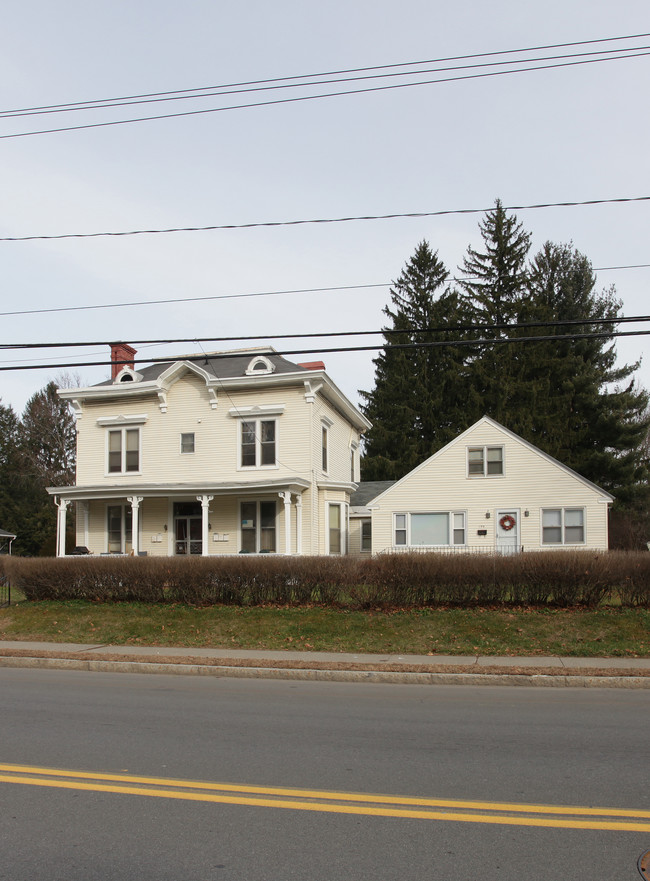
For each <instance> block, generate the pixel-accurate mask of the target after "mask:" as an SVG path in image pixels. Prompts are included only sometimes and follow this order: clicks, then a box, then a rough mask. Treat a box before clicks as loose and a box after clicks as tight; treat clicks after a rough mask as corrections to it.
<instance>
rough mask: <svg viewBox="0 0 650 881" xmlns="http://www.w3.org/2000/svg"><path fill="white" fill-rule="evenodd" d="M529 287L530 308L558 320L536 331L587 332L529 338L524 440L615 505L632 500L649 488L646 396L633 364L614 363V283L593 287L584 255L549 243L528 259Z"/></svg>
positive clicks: (538, 316) (617, 306) (649, 420)
mask: <svg viewBox="0 0 650 881" xmlns="http://www.w3.org/2000/svg"><path fill="white" fill-rule="evenodd" d="M529 293H530V300H529V309H530V313H529V314H530V315H531V316H532V317H533V318H534V319H536V320H540V321H549V322H557V323H556V324H554V325H553V326H550V327H544V328H543V329H541V330H539V331H533V332H534V333H540V334H541V335H544V336H560V337H561V336H571V335H574V334H576V335H580V334H587V335H588V336H585V338H582V339H558V340H552V341H549V342H540V343H534V344H529V348H530V350H531V352H532V353H533V355H534V358H531V359H529V360H528V362H527V367H526V369H527V370H528V371H529V373H531V374H532V376H529V377H527V379H528V380H529V382H528V384H529V387H532V386H533V385H534V386H535V390H536V393H535V395H534V396H531V401H530V408H529V409H530V413H531V431H530V434H529V435H528V438H529V440H531V441H532V442H533V443H535V444H537V446H539V447H541V448H542V449H544V450H546V452H548V453H550V454H551V455H552V456H555V457H556V458H557V459H559V460H560V461H562V462H564V463H565V464H566V465H568V466H569V467H571V468H574V469H575V470H576V471H578V472H579V473H580V474H582V475H584V476H585V477H587V478H589V479H590V480H592V481H594V483H597V484H598V485H599V486H602V487H603V488H604V489H607V490H609V491H610V492H611V493H612V494H614V495H615V496H617V499H618V502H619V505H623V506H625V505H630V504H635V500H636V501H637V502H638V501H639V500H640V498H641V497H642V496H645V490H646V487H647V476H648V469H647V462H648V457H647V451H644V442H645V440H646V438H647V433H648V426H649V425H650V418H649V414H648V412H647V408H648V395H647V393H646V392H645V391H644V390H643V389H640V388H638V387H637V386H636V383H635V380H634V375H633V374H634V371H635V370H636V369H637V368H638V364H632V365H627V364H626V365H622V366H617V364H616V348H615V344H614V337H613V336H612V333H613V332H614V330H615V328H616V325H615V324H612V323H604V322H611V321H613V320H615V319H616V318H618V317H620V309H621V303H620V302H619V301H618V300H617V299H616V296H615V291H614V289H613V288H610V289H608V290H605V291H602V292H600V293H599V292H597V291H596V278H595V276H594V273H593V269H592V267H591V263H590V262H589V260H588V259H587V257H585V256H584V255H583V254H581V253H580V252H579V251H577V250H575V249H574V248H573V247H572V246H571V245H556V244H553V243H551V242H547V243H546V244H545V245H544V247H543V248H542V249H541V251H540V252H539V253H538V254H537V255H536V256H535V258H534V260H533V261H532V263H531V269H530V283H529ZM567 321H578V322H580V323H579V324H563V323H562V322H567ZM596 334H597V335H598V336H595V335H596Z"/></svg>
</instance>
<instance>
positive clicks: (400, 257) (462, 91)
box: [0, 0, 650, 412]
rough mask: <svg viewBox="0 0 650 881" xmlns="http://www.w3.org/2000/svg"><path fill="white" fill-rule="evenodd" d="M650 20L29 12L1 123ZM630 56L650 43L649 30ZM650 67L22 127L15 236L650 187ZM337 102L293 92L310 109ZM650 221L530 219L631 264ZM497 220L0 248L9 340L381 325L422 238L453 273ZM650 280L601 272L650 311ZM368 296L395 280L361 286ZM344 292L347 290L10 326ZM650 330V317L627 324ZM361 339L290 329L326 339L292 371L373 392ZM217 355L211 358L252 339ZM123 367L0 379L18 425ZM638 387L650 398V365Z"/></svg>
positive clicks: (619, 29) (345, 9)
mask: <svg viewBox="0 0 650 881" xmlns="http://www.w3.org/2000/svg"><path fill="white" fill-rule="evenodd" d="M648 11H649V8H648V2H647V0H626V2H624V3H613V2H612V0H544V2H540V0H492V2H490V3H485V2H483V0H467V2H464V3H461V2H458V3H455V4H453V3H448V2H445V3H442V2H439V0H438V2H436V0H402V2H400V3H395V2H387V0H372V2H370V0H364V2H360V0H345V2H341V0H330V2H328V3H310V2H305V0H300V2H298V0H295V2H290V0H278V2H276V3H268V2H260V0H251V2H249V3H246V4H233V3H225V2H209V0H186V2H184V3H183V4H179V3H174V4H172V3H170V2H168V0H156V2H151V0H139V2H133V0H128V2H127V0H111V2H110V3H109V2H106V0H94V2H92V3H89V2H87V0H84V2H81V0H60V2H58V3H56V4H54V3H51V2H49V0H48V2H45V0H40V2H30V0H24V2H22V3H14V4H6V5H5V8H4V10H3V24H2V29H1V31H0V94H1V95H2V100H1V101H0V109H3V110H4V111H10V110H15V109H18V108H29V107H35V106H43V105H52V104H67V103H72V102H79V101H90V100H95V99H104V98H113V97H121V96H130V95H140V94H145V93H154V92H155V93H158V92H166V91H172V90H180V89H192V88H197V89H199V88H203V87H207V86H216V85H221V84H227V83H241V82H249V81H256V80H268V79H273V78H277V77H289V76H298V75H304V74H311V73H321V72H326V71H334V70H342V69H351V68H355V69H356V68H365V67H373V66H380V65H389V64H398V63H403V62H413V61H424V60H430V59H438V58H445V57H449V56H460V55H469V54H479V53H487V52H499V51H502V50H509V49H520V48H525V47H535V46H543V45H548V44H559V43H566V42H573V41H584V40H597V39H603V38H609V37H619V36H626V35H632V34H643V33H646V32H650V16H649V15H648ZM610 45H611V47H612V48H615V47H618V48H624V47H625V46H628V45H635V46H638V47H649V48H648V49H647V51H650V38H645V39H637V40H634V41H621V42H620V43H612V44H610ZM589 48H590V47H588V46H582V47H576V48H575V49H573V50H570V49H566V50H555V51H554V53H551V52H539V53H537V54H538V55H540V56H541V55H549V54H566V53H568V52H571V51H573V52H584V51H586V50H587V49H589ZM596 48H604V47H596ZM506 57H507V56H506ZM481 60H482V59H475V61H474V62H473V63H479V62H480V61H481ZM499 60H503V59H499ZM540 63H541V62H540ZM430 67H431V65H424V67H423V69H430ZM475 72H487V69H485V68H479V69H476V70H475ZM467 73H468V71H465V72H464V75H467ZM649 73H650V56H646V57H637V58H629V59H623V60H617V61H608V62H603V63H597V64H585V65H577V66H571V67H558V68H555V69H551V70H539V71H528V72H526V73H518V74H510V75H507V76H499V77H483V78H479V79H465V80H462V81H455V82H441V83H437V84H430V85H420V86H417V87H409V88H398V89H392V90H384V91H375V92H368V93H364V94H357V95H348V96H344V97H334V98H332V97H330V98H323V99H321V100H308V101H297V102H291V103H284V104H275V105H268V106H264V107H256V108H248V109H241V110H231V111H226V112H216V113H205V114H200V115H194V116H185V117H179V118H174V119H164V120H157V121H150V122H143V123H133V124H129V125H120V126H114V127H100V128H90V129H84V130H79V131H68V132H63V133H53V134H42V135H34V136H30V137H22V138H4V139H2V140H0V155H1V157H2V160H1V161H0V192H1V193H2V212H1V214H0V237H13V236H31V235H36V236H38V235H43V236H47V235H57V234H62V233H91V232H102V231H109V230H110V231H123V230H136V229H160V228H168V227H197V226H208V225H227V224H235V225H237V224H248V223H257V222H264V221H291V220H304V219H317V218H338V217H347V216H359V215H384V214H406V213H412V212H436V211H442V210H456V209H465V208H487V207H490V206H492V205H493V204H494V200H495V199H496V198H497V197H499V198H500V199H501V200H502V201H503V203H504V204H505V205H529V204H531V205H532V204H538V203H546V202H563V201H586V200H592V199H616V198H633V197H640V196H647V195H650V185H649V181H648V176H649V168H650V163H649V161H648V157H649V155H650V150H649V147H650V143H649V141H650V138H649V134H650V114H649V113H648V84H649ZM451 75H453V74H450V73H447V74H437V75H435V74H427V75H423V76H421V77H420V79H423V80H424V79H435V78H438V79H440V78H441V77H443V76H451ZM456 75H459V74H456ZM411 79H413V78H411ZM391 82H393V80H383V81H382V83H383V84H384V85H387V84H389V83H391ZM397 82H406V80H405V79H401V80H397ZM378 84H379V82H378V81H375V82H373V83H367V82H362V83H357V84H352V83H350V84H348V85H347V86H345V88H348V89H352V88H363V87H364V86H365V87H367V86H376V85H378ZM334 88H335V87H333V86H331V85H323V86H320V87H318V89H312V90H306V89H302V90H299V89H294V90H292V96H294V97H297V96H305V95H307V94H315V93H324V92H328V91H332V90H333V89H334ZM336 88H339V89H342V88H344V87H342V86H339V87H336ZM287 96H288V93H287V92H266V93H250V94H247V95H243V96H242V95H236V96H230V97H227V98H226V97H217V98H214V97H213V98H210V99H195V100H193V101H189V102H188V101H176V102H172V103H171V104H170V103H158V104H145V105H141V106H137V107H133V108H126V109H124V108H113V109H108V110H101V111H100V110H96V111H92V112H91V113H87V112H83V113H81V112H75V113H72V112H70V113H66V114H61V115H40V116H31V117H26V118H23V119H17V118H4V119H0V134H1V135H10V134H16V133H20V132H26V131H33V130H36V129H49V128H58V127H61V126H72V125H83V124H88V123H92V122H103V121H108V120H113V119H123V118H128V117H134V116H144V115H158V114H164V113H179V112H183V111H187V110H199V109H207V108H214V107H225V106H228V105H229V104H241V103H244V102H251V101H255V102H257V101H270V100H274V99H276V100H277V99H278V98H286V97H287ZM649 212H650V202H647V201H646V202H643V201H640V202H636V203H635V202H630V203H626V204H608V205H594V206H585V207H571V208H548V209H539V210H522V211H519V212H517V214H518V217H519V219H520V220H521V221H522V222H523V224H524V226H525V227H526V228H527V229H528V230H529V231H530V232H531V233H532V236H533V252H535V251H536V250H537V249H539V248H540V247H541V246H542V244H543V243H544V242H545V241H546V240H549V239H550V240H552V241H556V242H568V241H573V243H574V245H575V246H576V247H577V248H578V249H579V250H580V251H582V252H583V253H585V254H586V255H587V256H588V257H589V258H590V260H591V261H592V263H593V265H594V267H611V266H626V265H630V264H643V263H650V245H649V242H648V213H649ZM479 220H480V216H479V215H453V214H452V215H448V216H438V217H426V218H402V219H392V220H375V221H365V222H364V221H358V222H350V223H336V224H319V225H302V226H279V227H260V228H254V229H232V230H214V231H202V232H179V233H173V234H165V235H138V236H132V237H119V238H116V237H105V238H77V239H75V238H73V239H64V240H60V241H47V240H37V241H22V242H7V241H4V242H0V254H1V255H2V262H1V266H2V291H3V296H2V305H1V310H0V311H2V312H3V313H5V314H4V315H3V316H2V318H1V322H2V323H1V328H2V329H1V331H0V342H2V343H4V344H5V345H6V344H14V343H46V342H69V343H72V342H83V341H107V340H111V339H116V340H118V339H119V340H125V341H127V342H132V341H134V340H147V339H163V338H164V339H168V338H190V339H196V338H199V337H200V338H204V337H207V336H212V337H227V336H241V337H252V336H258V335H264V336H266V337H267V339H268V338H270V337H271V336H275V335H278V334H281V333H307V332H311V333H325V332H334V331H344V330H345V331H348V330H355V331H360V330H376V329H379V328H380V327H381V326H383V324H384V317H383V316H382V309H383V307H384V306H385V305H386V303H387V301H388V284H389V283H390V282H391V281H392V280H393V279H395V278H396V277H397V276H398V275H399V273H400V271H401V269H402V267H403V266H404V264H405V262H406V261H407V260H408V259H409V258H410V256H411V255H412V253H413V251H414V249H415V247H416V245H417V244H418V242H420V241H421V240H422V239H426V240H427V241H428V242H429V243H430V245H431V246H432V248H433V249H434V250H437V251H438V252H439V255H440V257H441V259H442V260H443V261H444V262H445V264H446V265H447V267H448V268H449V270H450V271H451V272H452V273H453V272H455V271H456V269H457V267H458V266H459V265H460V264H461V263H462V259H463V255H464V253H465V251H466V249H467V246H468V245H469V244H472V245H475V246H476V245H478V244H479V241H480V239H479V233H478V222H479ZM649 280H650V269H648V268H641V269H625V270H623V269H621V270H607V271H599V272H598V281H599V287H605V286H609V285H611V284H615V285H616V289H617V294H618V297H619V298H620V299H621V300H622V302H623V312H624V314H626V315H642V314H648V313H650V308H649V307H648V296H647V290H648V281H649ZM361 285H384V286H380V287H368V288H366V289H363V288H357V289H354V287H353V286H361ZM343 286H349V289H347V290H340V291H330V292H324V291H321V292H317V293H292V294H284V295H277V296H265V297H242V298H240V299H235V298H230V299H213V300H205V301H203V302H190V303H175V304H158V305H148V306H132V307H124V308H110V309H104V308H102V309H94V310H86V311H68V312H52V313H42V314H27V315H7V314H6V313H7V312H12V311H19V310H21V311H29V310H44V309H51V308H56V307H75V306H100V305H106V304H113V303H114V304H119V303H132V302H135V301H151V300H165V299H171V298H190V297H197V298H198V297H206V298H207V297H225V296H229V297H232V295H244V294H251V293H261V292H277V291H294V290H303V291H304V290H306V289H313V288H332V287H343ZM643 327H648V325H638V326H634V327H633V328H624V329H642V328H643ZM647 339H648V338H647V337H643V336H639V337H636V338H632V339H631V340H620V341H619V343H618V346H617V348H618V352H619V360H621V361H627V362H630V361H634V360H636V359H637V358H639V357H641V356H642V354H643V352H644V350H645V349H646V348H647ZM263 342H264V341H258V342H256V344H257V345H260V344H262V343H263ZM369 342H370V341H369V340H367V339H366V340H364V339H363V338H361V339H358V340H348V341H347V343H348V344H368V343H369ZM341 344H345V343H342V342H341V341H340V340H315V341H313V342H307V343H302V342H301V343H299V344H296V342H295V341H294V342H291V341H283V340H277V341H273V345H274V346H275V347H276V348H277V349H278V350H280V351H283V350H288V349H295V348H310V349H311V352H309V353H306V354H304V355H300V356H290V357H292V360H298V361H301V360H303V361H305V360H312V359H315V358H322V360H324V361H325V363H326V366H327V369H328V372H329V374H330V375H331V377H332V379H333V380H334V381H335V382H336V383H337V384H338V385H339V386H340V387H341V389H342V390H343V391H344V392H345V393H346V394H347V395H348V396H349V397H350V398H351V399H352V400H353V401H355V402H357V401H358V397H357V390H358V389H360V388H361V389H370V388H371V387H372V385H373V376H374V371H373V365H372V358H373V354H372V353H368V352H364V353H356V354H333V353H330V354H324V353H323V350H324V349H325V348H328V347H333V346H337V345H341ZM203 345H204V347H205V348H206V349H208V350H214V349H225V348H237V347H243V346H245V345H247V342H246V340H244V341H241V342H233V343H221V342H215V343H204V344H203ZM136 348H138V350H139V356H142V357H143V358H146V357H160V356H165V355H169V354H180V353H184V352H188V351H200V349H199V347H198V345H196V344H191V343H189V344H188V343H183V344H178V345H163V346H160V345H159V346H145V345H138V344H136ZM107 355H108V350H107V349H106V347H102V346H94V347H91V348H89V349H86V350H81V349H66V350H63V351H61V352H59V351H47V350H46V351H38V352H36V353H32V352H22V353H21V352H18V353H16V352H11V351H9V352H6V351H5V352H3V353H2V361H1V363H0V366H10V365H18V364H28V363H30V362H31V363H47V364H50V365H51V367H49V368H48V369H45V370H32V371H11V372H2V374H0V397H1V398H2V402H3V403H4V404H5V405H9V404H10V405H12V406H13V407H14V408H15V409H16V410H17V411H18V412H21V411H22V409H23V407H24V404H25V402H26V400H27V399H28V397H29V396H30V395H31V394H33V393H34V392H35V391H37V390H38V389H39V388H41V387H42V386H43V385H45V384H46V383H47V382H48V381H49V380H50V379H52V378H54V377H56V376H57V374H59V373H60V368H58V367H57V366H56V363H57V361H59V362H61V361H78V360H79V361H83V360H99V359H100V358H101V357H102V356H107ZM77 372H78V373H80V374H81V377H82V379H83V381H84V384H91V383H94V382H98V381H101V380H102V379H104V378H105V377H106V375H107V370H106V368H103V367H94V368H79V370H78V371H77ZM638 378H639V380H640V382H641V383H642V384H643V385H645V386H646V387H650V359H646V360H645V362H644V363H643V365H642V367H641V369H640V370H639V373H638Z"/></svg>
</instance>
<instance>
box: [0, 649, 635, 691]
mask: <svg viewBox="0 0 650 881" xmlns="http://www.w3.org/2000/svg"><path fill="white" fill-rule="evenodd" d="M0 667H27V668H32V669H34V668H36V669H38V668H40V669H50V670H82V671H85V672H90V673H144V674H160V673H163V674H166V675H168V676H169V675H171V676H212V677H217V678H232V679H289V680H291V679H292V680H302V681H307V682H377V683H384V684H391V685H474V686H476V685H497V686H498V685H506V686H513V685H516V686H523V687H528V688H627V689H637V688H650V677H648V676H566V675H562V674H553V673H549V674H542V673H535V674H532V675H530V676H526V675H523V674H514V673H400V672H395V671H387V670H314V669H306V670H305V669H286V668H279V667H229V666H225V665H224V666H210V665H206V664H159V663H155V662H146V661H102V660H92V661H89V660H83V661H82V660H75V659H72V658H25V657H21V658H16V657H0Z"/></svg>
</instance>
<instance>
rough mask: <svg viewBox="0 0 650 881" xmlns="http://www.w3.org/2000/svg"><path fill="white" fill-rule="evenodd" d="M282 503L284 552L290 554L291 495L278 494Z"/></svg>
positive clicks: (288, 493)
mask: <svg viewBox="0 0 650 881" xmlns="http://www.w3.org/2000/svg"><path fill="white" fill-rule="evenodd" d="M278 495H279V496H280V498H281V499H282V501H283V502H284V552H285V554H290V553H291V493H290V492H281V493H278Z"/></svg>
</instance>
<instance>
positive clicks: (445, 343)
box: [0, 322, 650, 372]
mask: <svg viewBox="0 0 650 881" xmlns="http://www.w3.org/2000/svg"><path fill="white" fill-rule="evenodd" d="M583 323H596V322H583ZM631 336H650V329H649V330H628V331H625V330H623V331H606V332H604V333H572V334H558V335H555V334H549V335H543V336H530V337H496V338H495V339H484V338H482V337H481V338H478V339H471V340H436V341H433V342H428V343H395V344H390V345H389V346H385V345H382V344H378V345H374V346H339V347H336V348H331V349H320V350H319V351H320V352H321V354H324V355H328V354H341V353H350V352H377V351H380V350H384V349H386V348H389V349H391V350H395V349H405V350H413V349H434V348H443V347H449V346H456V347H457V346H474V347H477V346H478V347H479V348H482V347H484V346H495V345H504V344H508V343H515V344H517V343H541V342H561V341H566V340H583V339H594V340H595V339H607V340H608V339H612V338H613V337H631ZM274 354H276V355H281V356H286V355H311V354H313V349H291V350H287V351H283V352H274ZM209 357H210V359H211V360H220V359H223V358H232V353H222V352H212V353H211V354H210V355H209ZM204 360H205V355H184V356H180V357H176V358H174V357H173V356H172V357H169V356H168V357H165V358H148V359H147V363H151V364H167V363H169V362H170V361H190V362H197V361H204ZM131 363H132V362H131V361H107V360H102V361H77V362H70V363H65V364H56V365H51V364H31V365H25V366H22V367H0V371H1V372H7V371H11V370H42V369H51V367H52V366H55V367H59V368H72V367H110V365H111V364H131Z"/></svg>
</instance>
